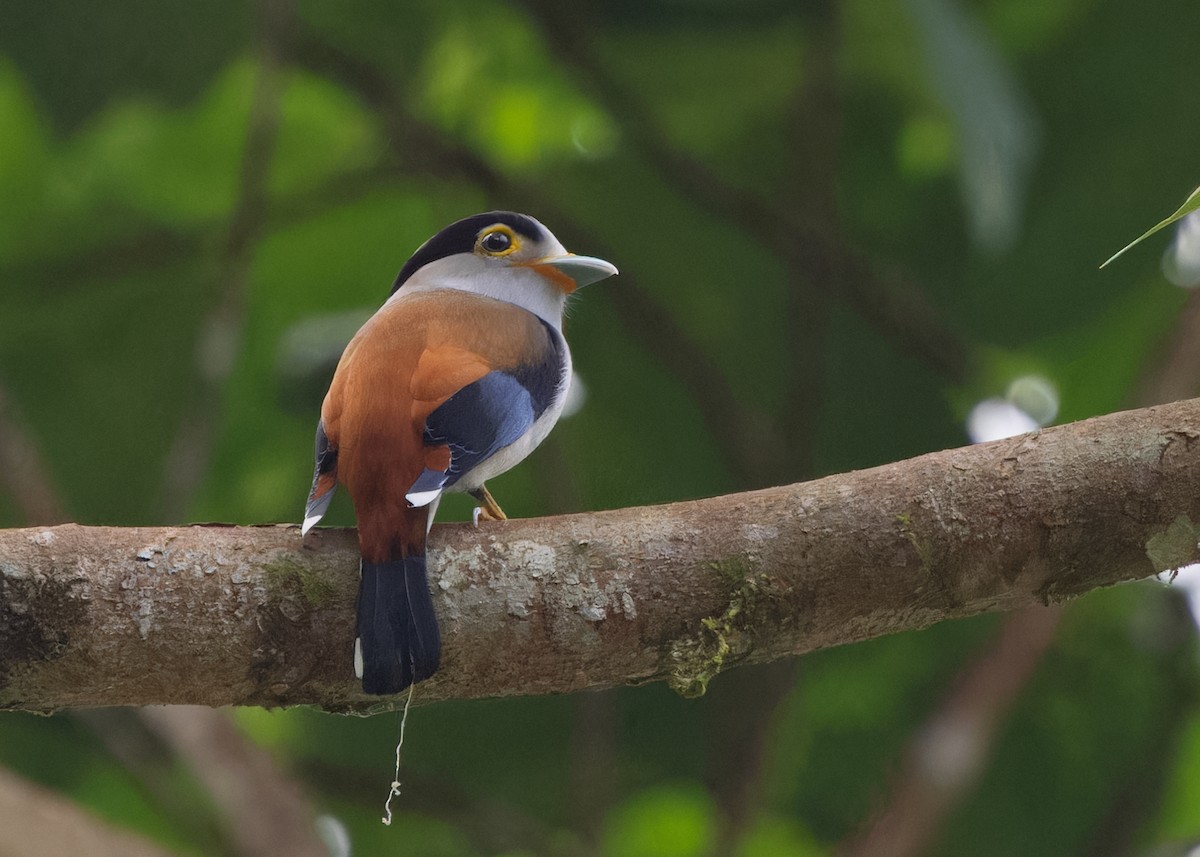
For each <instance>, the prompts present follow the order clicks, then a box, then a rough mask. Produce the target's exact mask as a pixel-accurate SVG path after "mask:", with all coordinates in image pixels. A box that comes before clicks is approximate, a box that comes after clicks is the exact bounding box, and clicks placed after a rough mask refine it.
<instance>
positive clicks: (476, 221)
mask: <svg viewBox="0 0 1200 857" xmlns="http://www.w3.org/2000/svg"><path fill="white" fill-rule="evenodd" d="M615 273H617V269H616V268H615V267H614V266H613V265H612V264H610V263H608V262H605V261H604V260H603V259H597V258H595V257H593V256H576V255H575V254H573V253H568V252H567V250H566V248H564V247H563V245H562V244H561V243H560V242H559V240H558V239H557V238H555V237H554V234H553V233H552V232H551V231H550V230H549V229H547V228H546V227H545V226H543V225H542V224H541V223H539V222H538V221H537V220H535V219H533V218H532V217H529V216H528V215H525V214H517V213H516V212H512V211H489V212H486V213H484V214H476V215H474V216H472V217H467V218H464V219H462V220H459V221H457V222H455V223H451V224H450V225H449V226H447V227H446V228H445V229H443V230H442V231H441V232H439V233H437V234H436V235H434V236H433V237H432V238H430V239H429V240H428V241H426V242H425V243H424V244H422V245H421V246H420V247H419V248H418V249H417V251H416V252H415V253H413V255H412V257H411V258H410V259H409V260H408V261H407V262H405V264H404V267H403V268H401V269H400V273H399V274H398V275H397V276H396V282H395V283H394V284H393V285H392V294H395V293H396V292H397V291H399V290H401V289H403V290H404V291H405V292H408V291H416V290H424V289H439V288H443V289H444V288H453V289H462V290H463V291H469V292H475V293H476V294H481V295H484V296H486V297H490V298H496V299H497V300H502V301H508V302H509V303H514V304H518V305H519V306H522V307H524V308H526V309H528V310H529V311H530V312H533V313H535V314H537V315H538V316H540V317H542V318H543V319H545V320H546V321H548V322H550V323H552V324H554V325H556V326H557V325H558V324H559V323H560V322H561V320H562V310H563V305H564V303H565V301H566V298H567V296H568V295H570V294H571V293H572V292H574V291H575V290H576V289H577V288H579V287H581V286H586V285H589V284H591V283H595V282H597V281H599V280H603V279H605V278H606V277H611V276H612V275H613V274H615Z"/></svg>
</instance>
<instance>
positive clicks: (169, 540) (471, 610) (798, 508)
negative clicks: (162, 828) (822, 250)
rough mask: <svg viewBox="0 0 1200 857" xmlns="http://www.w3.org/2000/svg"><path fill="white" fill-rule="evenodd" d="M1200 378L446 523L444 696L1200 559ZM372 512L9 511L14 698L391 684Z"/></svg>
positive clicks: (4, 666) (3, 560) (279, 692)
mask: <svg viewBox="0 0 1200 857" xmlns="http://www.w3.org/2000/svg"><path fill="white" fill-rule="evenodd" d="M1198 439H1200V400H1193V401H1189V402H1182V403H1177V404H1173V405H1166V406H1161V407H1157V408H1148V409H1145V410H1139V411H1128V412H1124V413H1119V414H1113V415H1110V416H1106V417H1099V418H1097V419H1093V420H1087V421H1084V422H1079V423H1072V424H1069V425H1065V426H1059V427H1056V428H1052V429H1047V430H1045V431H1042V432H1040V433H1035V434H1030V435H1024V436H1021V437H1017V438H1013V439H1010V440H1005V441H997V442H994V443H989V444H980V445H977V446H972V447H967V448H962V449H954V450H947V451H945V452H939V453H933V454H930V455H925V456H922V457H920V458H915V459H911V460H909V461H903V462H898V463H895V464H890V465H886V466H883V467H878V468H874V469H871V470H864V471H858V472H854V473H848V474H842V475H838V476H831V477H826V478H824V479H821V480H817V481H815V482H809V483H804V484H800V485H791V486H786V487H780V488H772V489H766V490H763V491H756V492H750V493H746V494H736V495H730V496H725V497H716V498H712V499H708V500H699V501H692V502H688V503H678V504H674V505H670V506H662V507H651V508H640V509H622V510H615V511H610V512H600V513H593V514H581V515H570V516H562V517H557V518H545V519H531V520H522V521H508V522H504V523H500V524H494V525H488V526H485V527H481V528H479V529H473V528H471V527H470V526H469V525H450V526H440V527H438V528H436V529H435V531H434V537H433V543H434V544H435V545H436V547H435V549H434V550H433V552H432V553H433V562H432V563H431V567H433V568H435V569H436V570H437V571H436V572H435V575H436V576H435V579H434V583H435V585H436V591H437V593H438V598H437V602H436V603H437V604H438V610H439V613H440V615H441V618H442V622H443V627H444V632H445V638H446V639H445V643H446V654H445V664H444V668H443V670H442V672H441V673H439V674H438V676H437V677H435V678H434V679H433V680H431V681H430V682H428V683H426V684H423V685H422V686H421V688H420V692H419V693H418V699H420V700H421V701H425V702H427V701H432V700H436V699H445V698H452V697H454V698H469V697H484V696H497V695H512V694H542V693H563V692H570V691H575V690H581V689H584V688H589V687H606V686H612V685H616V684H622V683H641V682H647V681H654V680H661V679H668V680H670V681H672V683H673V684H675V686H676V687H677V688H679V689H680V690H682V691H684V692H689V693H695V692H699V691H701V690H702V689H703V688H704V686H705V685H706V683H707V681H708V680H709V679H710V678H712V676H714V675H715V674H716V673H717V672H719V671H721V670H723V669H726V668H728V667H730V666H733V665H735V664H737V663H740V662H745V663H754V662H761V661H768V660H773V659H776V658H780V657H785V656H788V655H794V654H799V653H802V652H806V651H810V650H812V649H816V648H822V647H826V646H831V645H838V644H842V643H849V642H854V641H857V640H864V639H868V638H871V637H875V636H880V635H883V634H887V633H892V632H896V631H902V630H908V629H913V628H921V627H925V626H927V625H930V624H932V623H934V622H937V621H941V620H943V619H949V618H955V617H960V616H967V615H972V614H976V613H980V612H986V611H996V610H1006V609H1013V608H1017V607H1020V606H1023V605H1027V604H1031V603H1038V602H1042V603H1050V602H1056V601H1060V600H1063V599H1065V598H1068V597H1071V596H1074V595H1078V594H1081V593H1083V592H1086V591H1088V590H1090V589H1093V588H1095V587H1098V586H1104V585H1109V584H1113V583H1118V582H1121V581H1126V580H1133V579H1138V578H1143V577H1146V576H1148V575H1151V574H1153V573H1155V572H1159V571H1163V570H1166V569H1170V568H1175V567H1179V566H1182V565H1184V564H1187V563H1191V562H1194V561H1195V560H1196V558H1197V550H1196V545H1197V530H1198V527H1197V525H1196V524H1195V523H1193V522H1194V521H1200V495H1197V493H1196V491H1195V485H1196V484H1197V481H1198V479H1200V444H1197V443H1196V441H1197V440H1198ZM356 566H357V552H356V544H355V539H354V535H353V533H352V532H350V531H347V530H324V531H318V532H317V533H316V534H314V535H310V537H309V539H308V540H307V542H306V543H302V542H301V540H300V539H299V537H298V535H297V532H296V528H294V527H286V526H275V527H256V528H239V527H233V526H208V527H178V528H131V529H120V528H98V527H79V526H74V525H67V526H62V527H55V528H46V529H31V530H9V531H3V532H0V573H2V575H3V576H2V577H0V587H2V591H0V595H2V596H3V597H2V598H0V611H2V612H0V707H5V708H20V709H36V710H46V709H57V708H64V707H75V706H95V705H116V704H132V705H141V704H152V703H162V702H192V703H200V704H206V705H223V704H253V705H268V706H270V705H294V704H301V703H311V704H317V705H321V706H323V707H325V708H327V709H331V710H343V711H350V710H355V711H364V710H369V709H377V708H380V707H386V703H381V701H380V700H377V699H373V698H369V697H364V696H363V695H361V694H360V693H359V692H358V690H357V689H356V686H355V682H354V679H353V676H352V674H351V670H350V658H349V654H348V653H349V652H350V650H351V641H352V636H353V630H352V628H353V618H352V614H353V603H354V594H355V588H356V586H357V575H356V574H355V573H354V569H355V568H356Z"/></svg>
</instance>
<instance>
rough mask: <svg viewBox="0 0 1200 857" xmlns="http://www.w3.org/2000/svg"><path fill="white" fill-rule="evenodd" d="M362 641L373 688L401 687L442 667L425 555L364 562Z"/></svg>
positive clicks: (366, 682)
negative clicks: (387, 560) (439, 666)
mask: <svg viewBox="0 0 1200 857" xmlns="http://www.w3.org/2000/svg"><path fill="white" fill-rule="evenodd" d="M356 644H357V646H358V651H357V652H356V653H355V655H356V657H355V660H356V661H357V660H358V656H360V655H361V658H362V660H361V666H362V670H361V678H362V685H363V690H364V691H366V692H367V693H374V694H380V695H383V694H389V693H399V692H400V691H402V690H404V689H405V688H406V687H408V686H409V685H410V684H413V683H414V682H418V681H421V680H423V679H427V678H429V677H430V676H431V675H433V674H434V673H435V672H436V671H437V668H438V662H439V660H440V659H441V655H442V640H441V636H440V635H439V634H438V626H437V617H435V616H434V615H433V600H432V598H430V595H429V584H428V583H427V582H426V580H425V557H424V556H410V557H405V558H404V559H399V560H393V561H391V562H380V563H373V562H363V564H362V582H361V583H360V584H359V590H358V640H357V641H356ZM357 665H358V664H356V666H357Z"/></svg>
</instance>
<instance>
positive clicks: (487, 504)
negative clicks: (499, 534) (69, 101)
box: [471, 485, 508, 525]
mask: <svg viewBox="0 0 1200 857" xmlns="http://www.w3.org/2000/svg"><path fill="white" fill-rule="evenodd" d="M471 496H472V497H474V498H475V499H476V500H478V501H479V502H480V503H481V504H482V505H480V506H476V507H475V513H474V514H473V515H472V516H471V517H472V520H473V521H474V523H475V524H476V525H478V524H479V521H480V520H481V519H482V520H484V521H507V520H508V515H506V514H504V510H503V509H501V508H500V504H499V503H497V502H496V498H495V497H493V496H492V492H491V491H489V490H488V489H487V486H486V485H480V486H479V487H478V488H477V489H475V490H474V491H472V492H471Z"/></svg>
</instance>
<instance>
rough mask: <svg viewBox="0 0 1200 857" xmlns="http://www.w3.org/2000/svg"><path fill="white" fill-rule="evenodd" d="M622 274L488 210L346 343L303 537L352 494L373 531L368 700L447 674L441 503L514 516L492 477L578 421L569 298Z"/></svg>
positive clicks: (425, 248) (420, 251) (439, 240)
mask: <svg viewBox="0 0 1200 857" xmlns="http://www.w3.org/2000/svg"><path fill="white" fill-rule="evenodd" d="M616 273H617V269H616V267H615V266H613V265H612V264H611V263H609V262H606V261H604V260H603V259H599V258H596V257H594V256H577V255H575V254H573V253H568V252H567V251H566V249H565V248H564V247H563V245H562V244H561V243H560V242H559V240H558V239H557V238H555V237H554V235H553V233H551V232H550V230H549V229H547V228H546V227H545V226H543V225H542V224H541V223H540V222H539V221H538V220H536V219H534V218H533V217H530V216H529V215H525V214H518V213H516V212H513V211H489V212H485V213H483V214H476V215H473V216H471V217H466V218H464V219H462V220H458V221H456V222H454V223H452V224H450V225H449V226H447V227H445V228H444V229H442V230H441V231H440V232H438V233H437V234H436V235H434V236H433V237H432V238H430V239H429V240H428V241H426V242H425V243H424V244H422V245H421V246H420V247H419V248H417V250H416V251H415V252H414V253H413V254H412V256H411V257H410V258H409V259H408V261H407V262H405V263H404V265H403V267H401V268H400V272H399V273H398V274H397V275H396V279H395V282H394V283H393V284H392V289H391V292H390V294H389V296H388V298H387V299H386V301H385V302H384V303H383V305H382V306H381V307H380V308H379V310H378V311H376V313H375V314H374V315H373V316H371V318H369V319H368V320H367V321H366V322H365V323H364V324H363V326H362V327H361V328H360V329H359V331H358V333H356V334H355V335H354V337H353V338H352V339H351V340H350V343H349V344H348V345H347V346H346V349H345V351H344V352H343V353H342V356H341V359H340V360H339V361H338V365H337V369H336V370H335V371H334V375H333V380H332V381H331V382H330V385H329V392H328V393H327V394H326V396H325V399H324V402H323V403H322V406H321V416H320V420H319V421H318V423H317V435H316V450H315V459H316V464H315V468H314V472H313V483H312V490H311V491H310V492H309V495H308V502H307V503H306V505H305V509H304V521H303V524H302V525H301V537H303V536H305V535H306V534H307V533H308V532H309V531H310V530H311V529H312V528H313V526H315V525H316V524H317V522H318V521H320V520H321V518H322V517H323V516H324V514H325V512H326V510H327V509H328V508H329V504H330V502H331V500H332V499H333V496H334V493H335V491H336V489H337V486H338V485H339V484H340V485H343V486H345V488H346V491H347V493H348V494H349V495H350V499H351V501H352V503H353V505H354V513H355V517H356V519H357V523H358V543H359V553H360V557H361V562H360V566H359V568H360V578H359V591H358V600H357V628H356V638H355V642H354V668H355V674H356V676H357V677H358V678H359V679H360V680H361V681H362V688H363V691H364V692H365V693H367V694H372V695H390V694H395V693H399V692H401V691H403V690H404V689H406V688H408V687H409V686H410V685H412V684H415V683H416V682H419V681H423V680H424V679H427V678H429V677H430V676H431V675H433V674H434V672H436V671H437V669H438V666H439V664H440V661H441V636H440V632H439V629H438V624H437V617H436V616H435V614H434V608H433V600H432V597H431V595H430V591H429V585H428V579H427V573H426V551H425V545H426V537H427V535H428V533H429V529H430V527H431V526H432V525H433V518H434V515H435V513H436V511H437V506H438V502H439V501H440V500H441V497H442V495H443V494H445V493H446V492H450V491H465V492H467V493H469V494H470V495H471V496H472V497H474V498H475V499H476V500H477V501H478V502H479V504H480V505H479V506H478V507H477V508H476V509H475V511H474V516H473V517H474V520H475V523H476V525H478V522H479V520H480V519H481V518H482V519H485V520H504V519H505V518H506V515H505V514H504V511H503V509H501V508H500V506H499V504H497V503H496V500H495V498H493V497H492V495H491V493H490V492H489V491H488V488H487V480H489V479H491V478H492V477H495V476H498V475H499V474H501V473H503V472H505V471H506V470H508V469H510V468H511V467H513V466H514V465H516V464H518V463H519V462H520V461H522V460H523V459H524V458H525V457H526V456H528V455H529V453H531V452H532V451H533V450H534V448H535V447H537V445H538V444H539V443H541V442H542V440H544V439H545V437H546V435H547V434H548V433H549V432H550V429H551V428H552V427H553V426H554V424H555V422H556V421H557V420H558V418H559V415H560V414H561V413H562V410H563V404H564V403H565V401H566V398H567V391H568V388H569V386H570V382H571V352H570V350H569V349H568V348H567V342H566V340H565V339H564V338H563V333H562V325H563V311H564V307H565V305H566V301H567V299H568V297H570V296H571V295H572V294H573V293H574V292H575V290H576V289H578V288H581V287H583V286H587V285H590V284H592V283H595V282H598V281H600V280H603V279H605V278H607V277H610V276H613V275H614V274H616Z"/></svg>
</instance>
